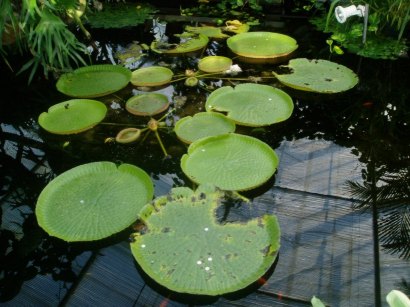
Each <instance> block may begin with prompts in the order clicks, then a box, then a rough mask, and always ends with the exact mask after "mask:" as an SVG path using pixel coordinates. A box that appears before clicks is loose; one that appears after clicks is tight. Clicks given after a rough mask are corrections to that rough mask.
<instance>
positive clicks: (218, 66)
mask: <svg viewBox="0 0 410 307" xmlns="http://www.w3.org/2000/svg"><path fill="white" fill-rule="evenodd" d="M231 65H232V60H231V59H230V58H227V57H224V56H219V55H210V56H207V57H204V58H202V59H201V60H199V62H198V68H199V69H200V70H202V71H203V72H207V73H217V72H224V71H226V70H228V69H229V68H230V67H231Z"/></svg>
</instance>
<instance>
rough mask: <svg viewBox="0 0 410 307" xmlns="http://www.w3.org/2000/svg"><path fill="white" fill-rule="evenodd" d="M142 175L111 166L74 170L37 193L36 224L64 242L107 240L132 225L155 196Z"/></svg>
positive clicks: (128, 167) (99, 164) (103, 164)
mask: <svg viewBox="0 0 410 307" xmlns="http://www.w3.org/2000/svg"><path fill="white" fill-rule="evenodd" d="M153 191H154V188H153V184H152V181H151V179H150V177H149V176H148V174H147V173H145V172H144V171H143V170H142V169H140V168H138V167H136V166H134V165H131V164H122V165H120V166H118V167H117V166H116V165H115V164H114V163H112V162H105V161H104V162H93V163H88V164H83V165H80V166H77V167H74V168H72V169H70V170H68V171H66V172H64V173H62V174H61V175H59V176H58V177H56V178H54V179H53V180H52V181H51V182H49V183H48V184H47V186H46V187H45V188H44V189H43V191H42V192H41V193H40V196H39V198H38V200H37V205H36V210H35V213H36V216H37V221H38V224H39V225H40V226H41V227H42V228H43V229H44V230H45V231H46V232H47V233H48V234H50V235H51V236H54V237H57V238H60V239H63V240H65V241H92V240H99V239H103V238H106V237H108V236H110V235H112V234H115V233H117V232H120V231H121V230H123V229H125V228H126V227H128V226H129V225H131V224H132V223H133V222H134V221H135V220H136V218H137V216H138V213H139V211H140V210H141V208H142V207H143V206H144V205H145V204H147V203H148V202H149V201H150V200H151V199H152V196H153V193H154V192H153Z"/></svg>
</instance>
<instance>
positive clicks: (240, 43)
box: [227, 32, 298, 63]
mask: <svg viewBox="0 0 410 307" xmlns="http://www.w3.org/2000/svg"><path fill="white" fill-rule="evenodd" d="M227 45H228V47H229V49H230V50H231V51H232V52H233V53H235V54H236V55H238V56H239V59H241V60H243V61H247V62H254V63H263V62H268V63H279V62H283V61H284V60H286V59H288V57H289V56H290V55H291V54H292V52H293V51H295V50H296V49H297V48H298V45H297V42H296V40H295V39H293V38H292V37H290V36H287V35H284V34H279V33H273V32H245V33H240V34H237V35H234V36H232V37H230V38H228V39H227Z"/></svg>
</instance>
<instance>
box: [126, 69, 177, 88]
mask: <svg viewBox="0 0 410 307" xmlns="http://www.w3.org/2000/svg"><path fill="white" fill-rule="evenodd" d="M173 75H174V73H173V72H172V70H170V69H169V68H166V67H162V66H150V67H143V68H140V69H137V70H134V71H133V72H132V76H131V83H132V84H133V85H136V86H160V85H164V84H167V83H169V81H171V79H172V76H173Z"/></svg>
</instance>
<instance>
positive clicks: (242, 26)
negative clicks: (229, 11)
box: [223, 20, 249, 34]
mask: <svg viewBox="0 0 410 307" xmlns="http://www.w3.org/2000/svg"><path fill="white" fill-rule="evenodd" d="M225 24H226V27H224V28H223V29H224V31H227V32H233V33H236V34H239V33H244V32H248V31H249V25H248V24H247V23H242V22H240V21H239V20H227V21H226V22H225Z"/></svg>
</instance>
